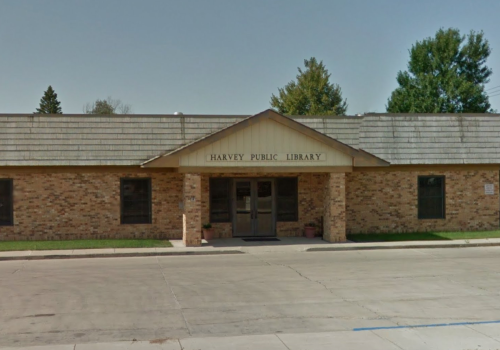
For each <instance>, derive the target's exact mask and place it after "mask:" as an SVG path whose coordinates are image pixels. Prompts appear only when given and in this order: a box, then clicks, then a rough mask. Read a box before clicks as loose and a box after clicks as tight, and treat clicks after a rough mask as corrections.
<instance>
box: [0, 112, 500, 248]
mask: <svg viewBox="0 0 500 350" xmlns="http://www.w3.org/2000/svg"><path fill="white" fill-rule="evenodd" d="M499 136H500V115H496V114H365V115H363V116H342V117H338V116H284V115H281V114H279V113H277V112H275V111H273V110H266V111H264V112H261V113H259V114H256V115H252V116H248V115H184V114H182V113H178V114H175V115H133V114H132V115H102V116H98V115H71V114H60V115H43V114H34V115H22V114H1V115H0V240H66V239H104V238H106V239H109V238H159V239H182V240H183V242H184V243H185V245H186V246H200V245H201V244H202V226H203V225H206V224H208V223H210V224H211V226H212V228H213V232H214V237H215V238H234V237H238V238H241V237H245V238H249V237H255V238H257V237H266V238H270V237H298V236H303V235H304V232H305V227H306V226H315V228H316V232H317V234H318V235H320V236H322V238H323V239H324V240H326V241H328V242H344V241H346V239H347V235H348V234H350V233H353V234H354V233H356V234H360V233H361V234H371V233H401V232H427V231H477V230H496V229H498V228H499V223H500V221H499V202H500V201H499V191H498V190H499V170H500V137H499Z"/></svg>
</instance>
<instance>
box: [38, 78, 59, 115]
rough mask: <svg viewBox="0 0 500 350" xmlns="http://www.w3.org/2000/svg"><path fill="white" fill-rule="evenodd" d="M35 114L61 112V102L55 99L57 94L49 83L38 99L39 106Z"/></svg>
mask: <svg viewBox="0 0 500 350" xmlns="http://www.w3.org/2000/svg"><path fill="white" fill-rule="evenodd" d="M35 113H36V114H62V109H61V102H59V101H58V100H57V94H56V93H55V91H54V89H52V86H50V85H49V87H48V88H47V91H45V93H44V94H43V97H42V98H41V99H40V107H39V108H37V109H36V112H35Z"/></svg>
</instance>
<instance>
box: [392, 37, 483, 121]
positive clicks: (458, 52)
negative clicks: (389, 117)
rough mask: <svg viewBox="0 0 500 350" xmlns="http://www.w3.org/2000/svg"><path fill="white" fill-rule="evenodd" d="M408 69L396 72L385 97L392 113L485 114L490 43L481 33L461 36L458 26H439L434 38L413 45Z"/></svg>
mask: <svg viewBox="0 0 500 350" xmlns="http://www.w3.org/2000/svg"><path fill="white" fill-rule="evenodd" d="M409 52H410V61H409V62H408V71H405V72H401V71H399V72H398V75H397V82H398V84H399V87H398V88H396V90H394V91H393V92H392V94H391V97H390V98H389V99H388V103H387V106H386V108H387V111H388V112H392V113H486V112H489V111H490V103H489V99H488V95H487V94H486V92H485V84H486V83H488V82H489V79H488V78H489V76H490V75H491V73H492V71H491V69H490V68H488V67H487V66H486V64H485V63H486V59H487V58H488V56H489V55H490V52H491V50H490V46H489V43H488V41H487V40H486V39H485V38H484V34H483V32H480V33H475V32H474V31H471V32H470V34H469V35H467V36H465V35H464V36H461V35H460V31H459V30H458V29H453V28H450V29H447V30H444V29H440V30H439V31H438V32H437V33H436V35H435V37H434V38H431V37H429V38H427V39H424V40H422V41H417V43H416V44H415V45H413V46H412V48H411V50H409Z"/></svg>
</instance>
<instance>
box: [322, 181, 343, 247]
mask: <svg viewBox="0 0 500 350" xmlns="http://www.w3.org/2000/svg"><path fill="white" fill-rule="evenodd" d="M323 225H324V227H323V239H324V240H325V241H327V242H331V243H334V242H345V241H346V210H345V174H344V173H330V174H327V177H326V181H325V191H324V197H323Z"/></svg>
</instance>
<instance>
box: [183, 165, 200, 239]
mask: <svg viewBox="0 0 500 350" xmlns="http://www.w3.org/2000/svg"><path fill="white" fill-rule="evenodd" d="M183 203H184V208H183V209H184V210H183V214H182V232H183V234H182V241H183V242H184V245H185V246H186V247H197V246H200V245H201V176H200V174H184V181H183Z"/></svg>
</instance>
